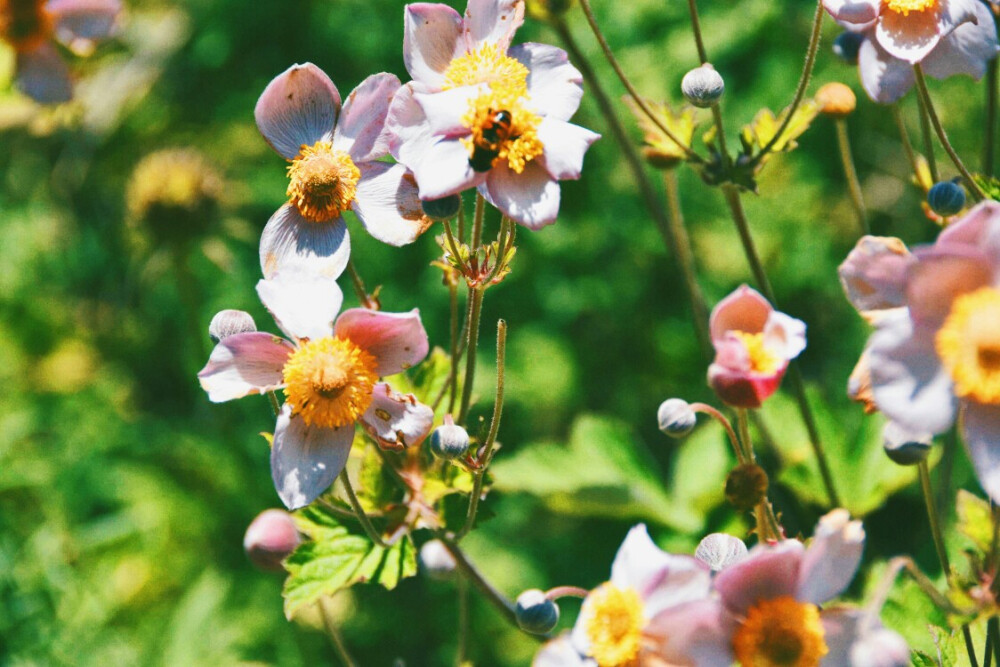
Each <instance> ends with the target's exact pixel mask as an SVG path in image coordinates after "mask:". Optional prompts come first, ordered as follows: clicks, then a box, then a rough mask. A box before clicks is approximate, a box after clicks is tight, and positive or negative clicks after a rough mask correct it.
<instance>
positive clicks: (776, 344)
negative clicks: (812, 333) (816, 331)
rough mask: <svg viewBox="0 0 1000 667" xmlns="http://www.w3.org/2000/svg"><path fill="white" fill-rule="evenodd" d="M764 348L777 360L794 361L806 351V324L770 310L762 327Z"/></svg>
mask: <svg viewBox="0 0 1000 667" xmlns="http://www.w3.org/2000/svg"><path fill="white" fill-rule="evenodd" d="M764 347H766V348H767V351H768V352H770V353H771V354H773V355H775V356H776V357H778V358H779V359H784V360H786V361H788V360H791V359H794V358H795V357H797V356H799V354H801V353H802V350H804V349H806V323H805V322H803V321H802V320H798V319H795V318H794V317H791V316H789V315H786V314H784V313H781V312H778V311H777V310H772V311H771V314H770V315H768V317H767V324H765V325H764Z"/></svg>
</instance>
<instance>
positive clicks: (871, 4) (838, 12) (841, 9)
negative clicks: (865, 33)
mask: <svg viewBox="0 0 1000 667" xmlns="http://www.w3.org/2000/svg"><path fill="white" fill-rule="evenodd" d="M879 5H880V3H879V2H878V0H823V9H825V10H826V11H828V12H829V13H830V16H832V17H833V18H835V19H836V20H838V21H844V22H845V23H854V24H858V23H870V22H871V21H874V20H875V19H876V18H877V17H878V10H879Z"/></svg>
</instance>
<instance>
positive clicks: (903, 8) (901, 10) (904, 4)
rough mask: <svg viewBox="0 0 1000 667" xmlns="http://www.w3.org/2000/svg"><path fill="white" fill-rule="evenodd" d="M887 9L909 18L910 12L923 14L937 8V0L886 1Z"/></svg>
mask: <svg viewBox="0 0 1000 667" xmlns="http://www.w3.org/2000/svg"><path fill="white" fill-rule="evenodd" d="M885 6H886V8H888V9H890V10H892V11H894V12H896V13H897V14H902V15H903V16H909V15H910V12H923V11H926V10H928V9H936V8H937V0H885Z"/></svg>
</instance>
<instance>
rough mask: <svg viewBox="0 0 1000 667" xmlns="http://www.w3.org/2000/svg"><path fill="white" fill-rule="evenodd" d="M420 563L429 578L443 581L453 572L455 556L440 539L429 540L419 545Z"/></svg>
mask: <svg viewBox="0 0 1000 667" xmlns="http://www.w3.org/2000/svg"><path fill="white" fill-rule="evenodd" d="M420 564H421V565H422V566H423V570H424V573H425V574H426V575H427V576H428V577H430V578H431V579H436V580H438V581H444V580H446V579H450V578H451V575H452V574H454V572H455V557H454V556H452V555H451V552H450V551H448V548H447V547H445V546H444V542H442V541H441V540H430V541H429V542H425V543H424V546H422V547H420Z"/></svg>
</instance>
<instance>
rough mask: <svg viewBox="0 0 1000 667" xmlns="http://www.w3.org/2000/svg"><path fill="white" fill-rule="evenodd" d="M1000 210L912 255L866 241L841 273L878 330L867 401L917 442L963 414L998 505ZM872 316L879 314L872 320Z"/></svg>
mask: <svg viewBox="0 0 1000 667" xmlns="http://www.w3.org/2000/svg"><path fill="white" fill-rule="evenodd" d="M998 239H1000V203H997V202H993V201H986V202H982V203H980V204H978V205H976V206H975V207H974V208H972V209H971V210H970V211H969V212H968V213H967V214H966V215H964V216H962V217H961V218H959V219H958V220H956V221H955V222H953V223H952V224H951V225H949V226H948V227H947V228H946V229H945V230H944V231H943V232H941V234H940V235H939V236H938V238H937V241H936V242H935V243H934V244H933V245H931V246H925V247H921V248H916V249H914V250H913V252H912V254H910V253H902V252H894V251H888V250H883V251H873V250H872V248H877V247H879V246H880V245H883V246H891V247H897V246H898V245H899V244H901V242H900V241H898V240H896V239H889V240H882V241H881V242H880V240H879V239H875V238H873V237H865V238H863V239H861V240H860V241H859V242H858V245H857V246H856V247H855V249H854V250H853V251H852V252H851V254H850V255H849V256H848V258H847V260H846V261H845V262H844V264H843V265H841V268H840V272H841V280H842V281H844V284H845V285H846V286H847V287H848V299H850V301H851V302H852V304H853V305H854V306H855V307H856V308H858V310H859V311H861V312H862V314H864V315H866V316H868V318H869V319H870V320H873V323H874V324H875V331H874V333H872V335H871V337H870V338H869V340H868V345H867V356H868V365H869V373H870V377H871V395H872V400H873V401H874V403H875V405H876V407H877V408H878V409H879V411H881V412H882V413H883V414H885V415H886V416H887V417H888V418H889V419H891V420H893V421H895V422H897V423H898V424H899V425H900V426H901V427H902V428H904V429H905V430H907V431H910V432H913V433H931V434H939V433H943V432H944V431H946V430H948V429H949V428H951V426H952V424H953V423H954V422H955V419H956V417H957V415H958V414H959V412H960V411H961V414H962V415H963V419H962V420H961V423H962V427H963V430H964V436H965V442H966V446H967V447H968V450H969V455H970V457H971V459H972V463H973V466H974V467H975V469H976V474H977V476H978V478H979V483H980V484H981V485H982V486H983V488H984V489H985V490H986V492H987V493H988V494H989V495H990V497H991V498H993V500H994V501H1000V284H998V281H1000V279H998V276H1000V245H998ZM873 313H874V314H873Z"/></svg>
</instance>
